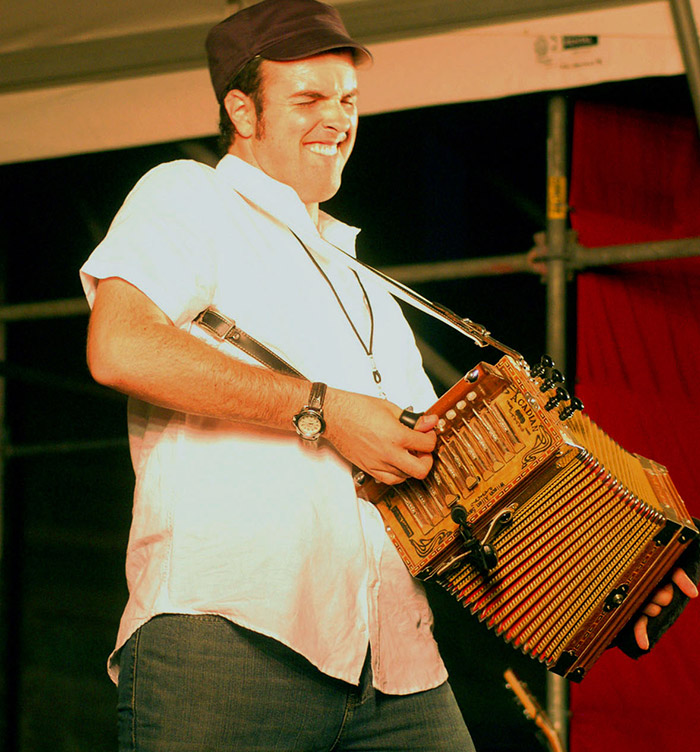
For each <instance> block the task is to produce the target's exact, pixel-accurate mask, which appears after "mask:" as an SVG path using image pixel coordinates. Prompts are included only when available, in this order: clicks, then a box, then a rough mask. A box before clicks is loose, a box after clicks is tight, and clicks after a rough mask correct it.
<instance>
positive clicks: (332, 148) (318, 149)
mask: <svg viewBox="0 0 700 752" xmlns="http://www.w3.org/2000/svg"><path fill="white" fill-rule="evenodd" d="M309 150H310V151H312V152H313V153H314V154H321V155H323V156H324V157H334V156H335V155H336V154H337V153H338V144H309Z"/></svg>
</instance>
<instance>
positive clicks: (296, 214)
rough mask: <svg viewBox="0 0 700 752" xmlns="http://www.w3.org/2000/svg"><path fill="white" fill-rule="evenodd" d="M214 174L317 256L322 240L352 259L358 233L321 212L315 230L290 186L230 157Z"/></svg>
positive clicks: (353, 228) (234, 157)
mask: <svg viewBox="0 0 700 752" xmlns="http://www.w3.org/2000/svg"><path fill="white" fill-rule="evenodd" d="M216 171H217V174H219V175H221V177H223V178H224V180H225V181H226V182H227V183H229V184H230V185H231V187H232V188H234V189H235V190H236V191H237V192H238V193H240V194H241V195H242V196H243V197H244V198H245V199H247V200H248V201H250V202H251V203H253V204H255V205H256V206H258V207H260V208H261V209H262V210H263V211H265V212H267V213H268V214H270V215H272V216H273V217H274V218H275V219H277V220H278V221H280V222H282V223H284V224H285V225H287V226H288V227H289V228H290V229H291V230H293V231H294V232H295V233H296V234H297V235H298V236H299V237H300V238H301V239H302V240H303V241H304V242H305V243H308V244H310V245H311V246H313V247H314V249H315V250H316V251H317V252H318V251H321V253H323V250H322V249H321V248H319V243H318V241H319V239H322V240H325V241H326V243H329V244H330V245H333V246H337V247H339V248H341V249H342V250H344V251H345V252H346V253H350V254H352V255H353V256H354V255H355V238H356V237H357V234H358V233H359V232H360V230H359V229H358V228H357V227H352V226H350V225H346V224H345V223H344V222H340V221H339V220H337V219H335V218H334V217H331V216H330V214H326V212H323V211H320V210H319V222H318V224H319V227H318V228H317V227H316V226H315V225H314V223H313V221H312V220H311V216H310V215H309V212H308V211H307V210H306V206H304V204H303V202H302V200H301V199H300V198H299V195H298V194H297V192H296V191H295V190H294V189H293V188H292V187H291V186H289V185H286V184H285V183H281V182H279V180H275V179H274V178H271V177H270V176H269V175H267V174H265V173H264V172H263V171H262V170H260V169H259V168H257V167H255V166H254V165H251V164H249V163H248V162H246V161H245V160H243V159H240V157H236V156H234V155H233V154H227V155H226V156H224V157H223V159H222V160H221V161H220V162H219V163H218V165H217V166H216ZM322 245H325V244H322ZM324 250H325V249H324ZM323 255H325V254H323Z"/></svg>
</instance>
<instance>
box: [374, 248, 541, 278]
mask: <svg viewBox="0 0 700 752" xmlns="http://www.w3.org/2000/svg"><path fill="white" fill-rule="evenodd" d="M381 271H382V272H384V274H387V275H388V276H389V277H393V278H394V279H396V280H398V281H399V282H403V283H404V284H414V283H416V282H428V281H431V282H439V281H441V280H446V279H460V278H464V277H490V276H500V275H501V274H519V273H522V272H534V271H535V270H534V269H533V268H532V264H531V263H530V262H529V260H528V254H525V253H518V254H513V255H511V256H487V257H485V258H474V259H456V260H454V261H433V262H431V263H428V264H401V265H400V266H383V267H381Z"/></svg>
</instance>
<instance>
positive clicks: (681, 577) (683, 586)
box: [671, 567, 698, 598]
mask: <svg viewBox="0 0 700 752" xmlns="http://www.w3.org/2000/svg"><path fill="white" fill-rule="evenodd" d="M671 579H672V580H673V582H675V583H676V585H677V586H678V589H679V590H680V591H681V592H682V593H683V594H684V595H687V596H688V598H697V597H698V589H697V587H696V585H695V583H694V582H693V581H692V580H691V579H690V577H688V575H687V574H686V572H685V570H683V569H681V568H680V567H678V569H676V571H675V572H674V573H673V577H671Z"/></svg>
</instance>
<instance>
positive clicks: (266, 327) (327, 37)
mask: <svg viewBox="0 0 700 752" xmlns="http://www.w3.org/2000/svg"><path fill="white" fill-rule="evenodd" d="M208 52H209V61H210V70H211V74H212V82H213V84H214V89H215V92H216V95H217V98H218V99H219V102H220V104H221V106H222V108H223V110H222V115H223V123H224V131H225V132H227V133H228V132H230V135H231V138H230V143H229V144H228V148H227V152H228V153H227V154H226V156H225V157H224V158H223V159H222V161H221V162H220V163H219V165H218V166H217V168H216V170H212V169H210V168H207V167H204V166H203V165H198V164H195V163H193V162H187V161H182V162H176V163H171V164H166V165H161V166H160V167H158V168H156V169H155V170H152V171H151V172H150V173H148V174H147V175H146V176H145V177H144V178H143V179H142V180H141V181H140V182H139V184H138V185H137V186H136V187H135V189H134V190H133V191H132V193H131V194H130V195H129V197H128V198H127V200H126V202H125V204H124V206H123V207H122V209H121V210H120V212H119V213H118V215H117V217H116V218H115V221H114V223H113V225H112V227H111V228H110V231H109V233H108V235H107V237H106V238H105V240H104V241H103V242H102V243H101V244H100V246H98V248H97V249H96V250H95V252H94V253H93V255H92V256H91V257H90V259H89V260H88V262H87V263H86V264H85V266H84V267H83V270H82V274H83V281H84V284H85V289H86V293H87V295H88V299H89V300H90V303H91V305H92V306H93V312H92V316H91V321H90V329H89V336H88V362H89V365H90V369H91V372H92V374H93V376H94V377H95V378H96V379H97V380H98V381H100V382H101V383H104V384H108V385H110V386H112V387H114V388H116V389H119V390H121V391H123V392H125V393H127V394H128V395H130V397H131V398H132V399H131V400H130V407H129V433H130V441H131V448H132V458H133V463H134V468H135V471H136V491H135V500H134V519H133V525H132V530H131V536H130V541H129V549H128V552H127V579H128V583H129V593H130V594H129V601H128V604H127V606H126V609H125V612H124V616H123V618H122V622H121V626H120V631H119V635H118V639H117V649H116V651H115V653H114V654H113V656H112V657H111V660H110V671H111V674H112V677H113V678H114V679H115V680H116V679H117V676H118V678H119V682H118V683H119V714H120V745H121V746H120V749H121V750H139V752H156V751H158V752H160V751H162V752H165V751H166V750H167V752H175V751H177V750H182V751H183V752H185V751H187V752H194V751H195V750H196V751H197V752H200V751H202V750H217V752H222V751H225V750H265V751H266V752H270V750H298V751H300V752H309V751H310V750H338V751H340V750H372V751H373V752H376V751H377V750H403V749H411V750H425V752H428V751H437V750H470V749H473V746H472V743H471V740H470V738H469V734H468V732H467V730H466V727H465V726H464V722H463V720H462V718H461V715H460V713H459V710H458V708H457V706H456V703H455V701H454V698H453V696H452V693H451V691H450V689H449V686H448V684H447V683H446V671H445V668H444V665H443V663H442V661H441V659H440V656H439V654H438V651H437V648H436V645H435V642H434V640H433V638H432V633H431V626H432V617H431V614H430V609H429V607H428V605H427V602H426V599H425V595H424V593H423V590H422V588H421V586H420V585H419V583H417V582H416V581H414V580H412V579H411V577H410V576H409V575H408V572H407V571H406V569H405V567H404V566H403V564H402V562H401V560H400V559H399V557H398V554H397V552H396V551H395V549H394V548H393V546H392V545H391V543H390V542H389V539H388V537H387V536H386V535H385V533H384V528H383V524H382V521H381V518H380V516H379V514H378V512H377V511H376V509H374V508H373V507H372V506H371V505H370V504H368V503H366V502H363V501H361V500H358V499H357V497H356V494H355V490H354V486H353V481H352V472H351V468H352V467H353V466H355V467H357V468H360V469H361V470H363V471H365V472H366V473H368V474H370V475H372V476H374V477H375V478H377V479H379V480H381V481H384V482H387V483H398V482H401V481H402V480H405V479H406V478H408V477H418V478H420V477H424V476H425V475H426V474H427V473H428V472H429V470H430V467H431V464H432V457H431V451H432V450H433V448H434V447H435V442H436V437H435V433H434V431H433V430H432V429H433V428H434V426H435V422H436V418H435V416H429V415H427V416H423V417H422V418H421V419H420V420H419V421H418V423H417V424H416V426H415V428H414V429H411V428H408V427H406V426H405V425H402V423H401V422H399V420H398V418H399V416H400V415H401V406H406V405H409V404H411V405H414V406H415V407H416V408H417V409H425V408H427V407H428V406H429V405H430V404H431V403H432V402H433V401H434V399H435V395H434V393H433V390H432V388H431V386H430V384H429V382H428V380H427V378H426V376H425V374H424V373H423V371H422V368H421V365H420V358H419V355H418V353H417V350H416V348H415V343H414V342H413V338H412V335H411V333H410V330H409V329H408V326H407V325H406V322H405V321H404V319H403V317H402V315H401V313H400V311H399V309H398V306H397V305H396V304H395V303H394V302H393V301H392V300H391V299H390V297H389V296H388V295H387V294H386V293H385V292H384V291H383V290H381V289H380V288H378V287H376V286H375V284H374V283H373V281H372V279H371V278H365V277H364V276H358V275H356V274H355V273H354V272H353V271H352V270H351V269H350V268H349V267H348V265H347V263H346V262H345V261H344V260H343V255H342V253H341V252H340V250H339V248H342V249H343V250H345V251H347V252H349V253H352V252H353V245H354V236H355V232H356V231H354V230H353V229H352V228H349V227H347V226H345V225H342V224H341V223H339V222H337V221H335V220H333V219H332V218H330V217H329V216H327V215H326V214H324V213H323V212H322V211H320V209H319V203H320V202H322V201H324V200H326V199H329V198H330V197H331V196H333V195H334V194H335V192H336V191H337V190H338V188H339V186H340V181H341V174H342V170H343V167H344V165H345V163H346V161H347V159H348V157H349V155H350V152H351V151H352V147H353V144H354V141H355V135H356V130H357V78H356V65H357V64H358V63H360V62H361V61H362V60H363V59H366V58H367V57H368V56H369V53H368V52H367V51H366V50H365V49H364V47H362V46H361V45H359V44H357V43H356V42H354V41H353V40H352V39H350V37H349V36H348V34H347V32H346V30H345V28H344V27H343V25H342V22H341V21H340V18H339V16H338V14H337V12H336V11H334V10H333V9H332V8H331V7H329V6H327V5H323V4H321V3H319V2H316V1H315V0H284V1H282V0H265V1H264V2H262V3H259V4H258V5H255V6H252V7H250V8H248V9H245V10H243V11H240V12H239V13H237V14H235V15H234V16H232V17H231V18H229V19H227V20H226V21H224V22H223V23H221V24H219V25H218V26H216V27H215V28H214V29H213V30H212V32H211V33H210V35H209V38H208ZM229 121H230V125H229ZM204 310H209V314H208V316H209V318H206V316H205V318H204V319H203V318H202V315H201V314H202V311H204ZM212 316H214V320H215V322H217V325H216V326H214V327H213V328H214V329H217V330H218V324H220V323H221V322H222V321H223V322H224V324H223V329H225V330H230V329H231V327H232V326H233V323H232V320H233V319H235V322H236V327H238V328H237V329H235V335H236V337H237V338H238V339H235V340H234V343H231V342H229V341H227V340H225V339H221V338H219V339H216V338H215V337H214V336H213V335H212V331H211V329H212V326H206V325H203V324H206V322H207V321H209V322H210V323H211V320H212V319H211V317H212ZM221 317H224V318H223V319H222V318H221ZM241 332H242V333H241ZM247 335H250V336H252V337H253V338H254V340H256V341H258V342H259V343H260V344H261V345H262V346H263V347H264V348H266V350H267V351H271V352H272V353H273V354H274V355H275V356H277V357H278V358H279V359H280V360H281V361H283V365H284V364H290V365H291V366H292V367H293V368H294V369H296V370H297V371H298V372H300V374H303V377H302V378H299V377H298V376H295V375H285V374H282V373H279V372H278V371H276V370H274V369H271V368H265V367H261V366H260V364H259V363H258V362H257V361H255V360H254V359H252V358H251V357H249V355H248V354H247V353H246V352H243V351H242V350H239V349H237V348H236V346H235V343H238V344H241V343H242V342H243V341H244V340H245V341H246V342H247V345H246V346H247V347H250V346H252V347H253V348H255V347H256V344H255V342H252V343H250V342H249V341H248V339H247ZM266 357H267V356H264V357H263V362H268V361H267V360H266Z"/></svg>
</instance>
